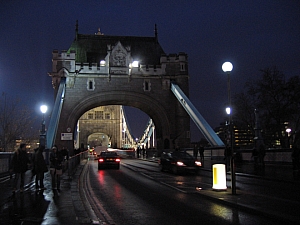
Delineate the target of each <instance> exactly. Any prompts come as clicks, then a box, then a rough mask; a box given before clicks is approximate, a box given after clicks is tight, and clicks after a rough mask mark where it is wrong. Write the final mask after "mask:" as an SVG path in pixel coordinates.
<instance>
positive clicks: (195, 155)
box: [193, 145, 198, 159]
mask: <svg viewBox="0 0 300 225" xmlns="http://www.w3.org/2000/svg"><path fill="white" fill-rule="evenodd" d="M193 155H194V158H195V159H197V157H198V149H197V145H194V149H193Z"/></svg>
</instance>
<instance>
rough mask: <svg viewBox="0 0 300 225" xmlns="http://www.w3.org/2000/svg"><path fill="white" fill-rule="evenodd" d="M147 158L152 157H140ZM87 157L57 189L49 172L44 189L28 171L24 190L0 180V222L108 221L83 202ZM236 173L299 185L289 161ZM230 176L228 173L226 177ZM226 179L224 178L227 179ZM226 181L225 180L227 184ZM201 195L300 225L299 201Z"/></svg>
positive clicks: (228, 193)
mask: <svg viewBox="0 0 300 225" xmlns="http://www.w3.org/2000/svg"><path fill="white" fill-rule="evenodd" d="M144 160H148V161H154V162H156V161H157V160H156V159H155V158H151V159H144ZM87 162H88V160H87V159H86V160H82V161H81V163H80V165H78V167H77V168H76V171H75V173H74V175H72V176H70V177H69V176H68V175H67V173H64V174H63V175H62V179H61V180H62V182H61V190H60V191H57V190H52V189H51V178H50V174H49V173H46V176H45V179H44V184H45V187H46V190H44V191H40V192H38V193H36V192H35V186H34V182H33V179H32V178H31V176H30V172H28V174H26V179H27V180H26V181H25V183H26V186H25V191H24V193H20V192H17V193H16V194H15V196H13V195H12V192H11V184H12V179H9V178H7V177H6V178H5V177H4V178H1V179H0V193H2V194H1V195H0V206H1V209H0V224H5V225H9V224H22V225H36V224H42V225H65V224H66V225H68V224H70V225H77V224H78V225H86V224H109V223H107V222H106V221H104V220H102V219H99V218H97V217H96V216H95V214H94V212H93V210H92V209H91V207H90V205H89V203H88V202H87V199H86V196H85V192H84V188H82V179H84V177H82V176H81V175H82V174H83V171H84V170H85V169H86V168H87V167H85V165H86V164H87ZM215 163H219V162H218V161H215V160H211V159H205V163H204V166H203V170H211V167H212V165H213V164H215ZM236 175H237V176H252V177H256V178H260V179H264V180H268V179H272V180H274V179H276V180H278V181H282V182H289V183H291V184H295V185H296V186H297V187H298V188H299V185H300V182H299V179H298V178H299V176H297V177H295V174H293V170H292V165H290V164H271V163H266V165H265V168H264V169H263V170H257V169H255V168H254V166H253V164H252V163H243V164H239V165H237V167H236ZM227 177H230V176H227ZM227 179H228V178H227ZM228 183H230V182H228V180H227V184H228ZM198 193H199V194H201V195H202V196H204V197H206V198H208V199H210V200H212V201H216V202H218V203H221V204H226V205H229V206H233V207H238V208H239V209H243V210H247V211H249V212H253V213H255V214H256V215H262V216H265V217H269V218H273V219H274V218H275V219H276V218H278V220H279V221H280V220H281V221H282V222H283V223H285V224H300V215H299V211H298V210H299V208H300V203H299V202H296V201H288V200H285V199H280V198H278V197H272V196H266V195H263V194H261V193H258V192H257V191H256V192H255V193H254V192H245V191H243V190H240V189H237V193H236V194H232V193H231V189H230V187H229V188H228V189H227V190H226V191H215V190H212V189H209V188H208V189H206V190H199V192H198Z"/></svg>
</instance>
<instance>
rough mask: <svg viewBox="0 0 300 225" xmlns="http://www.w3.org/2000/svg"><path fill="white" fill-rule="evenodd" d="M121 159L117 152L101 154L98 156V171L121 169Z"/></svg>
mask: <svg viewBox="0 0 300 225" xmlns="http://www.w3.org/2000/svg"><path fill="white" fill-rule="evenodd" d="M120 162H121V158H120V156H119V155H118V154H117V153H116V152H101V153H100V155H99V156H98V170H101V169H105V168H115V169H120Z"/></svg>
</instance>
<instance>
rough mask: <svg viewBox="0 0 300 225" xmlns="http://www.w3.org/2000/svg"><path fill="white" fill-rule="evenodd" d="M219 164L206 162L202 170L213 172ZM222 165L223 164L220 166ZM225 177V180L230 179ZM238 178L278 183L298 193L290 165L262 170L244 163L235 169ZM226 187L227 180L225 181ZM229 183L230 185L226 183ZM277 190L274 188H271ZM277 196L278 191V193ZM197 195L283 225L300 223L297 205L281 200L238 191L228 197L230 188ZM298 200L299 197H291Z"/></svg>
mask: <svg viewBox="0 0 300 225" xmlns="http://www.w3.org/2000/svg"><path fill="white" fill-rule="evenodd" d="M216 163H222V161H221V162H220V161H217V160H211V159H205V162H204V169H205V170H210V171H211V170H212V165H213V164H216ZM223 163H224V162H223ZM230 176H231V175H230V172H228V173H227V179H228V178H230ZM236 176H237V177H252V178H257V179H262V180H275V181H277V182H282V183H289V184H291V185H292V186H293V187H295V188H294V189H295V190H297V189H298V188H299V185H300V181H299V175H298V176H297V177H294V174H293V169H292V165H291V164H278V163H275V164H274V163H266V164H265V167H264V168H263V167H255V166H254V164H253V162H245V163H241V164H237V165H236ZM227 183H228V180H227ZM229 183H230V181H229ZM274 188H276V187H274ZM298 190H299V189H298ZM278 192H280V190H278ZM199 194H201V195H203V196H205V197H207V198H208V199H211V200H214V201H217V202H220V203H223V204H227V205H231V206H234V207H238V208H239V209H244V210H246V211H249V212H252V213H255V214H256V215H261V216H264V217H267V218H270V219H273V220H277V221H278V222H282V223H284V224H299V223H300V214H299V210H298V209H299V208H300V202H298V201H296V200H295V201H291V200H287V199H283V198H280V197H278V196H277V197H276V196H270V195H265V194H262V193H259V192H255V191H253V192H252V191H251V192H250V191H248V192H247V191H244V190H240V189H237V191H236V195H233V194H232V193H231V187H228V189H227V191H223V192H222V191H214V190H212V189H207V190H199ZM294 194H295V196H298V193H297V192H295V193H294Z"/></svg>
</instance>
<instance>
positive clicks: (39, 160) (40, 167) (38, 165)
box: [32, 146, 48, 191]
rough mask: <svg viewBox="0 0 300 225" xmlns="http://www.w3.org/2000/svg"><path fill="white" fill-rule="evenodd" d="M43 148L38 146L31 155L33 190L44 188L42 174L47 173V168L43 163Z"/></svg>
mask: <svg viewBox="0 0 300 225" xmlns="http://www.w3.org/2000/svg"><path fill="white" fill-rule="evenodd" d="M44 149H45V147H44V146H40V147H39V148H38V149H37V150H36V153H35V154H34V155H33V158H32V161H33V170H34V173H35V175H36V176H35V190H36V191H38V190H39V189H40V190H45V187H44V173H46V172H48V167H47V164H46V162H45V159H44V156H43V151H44Z"/></svg>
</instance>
